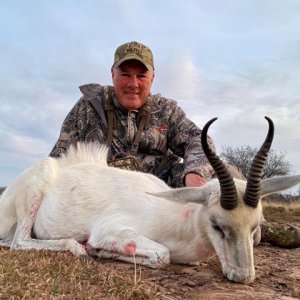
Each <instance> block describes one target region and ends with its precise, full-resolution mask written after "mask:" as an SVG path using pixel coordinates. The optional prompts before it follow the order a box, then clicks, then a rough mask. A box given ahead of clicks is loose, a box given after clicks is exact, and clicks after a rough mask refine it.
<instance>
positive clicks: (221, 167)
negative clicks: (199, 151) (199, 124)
mask: <svg viewBox="0 0 300 300" xmlns="http://www.w3.org/2000/svg"><path fill="white" fill-rule="evenodd" d="M216 120H217V118H214V119H211V120H210V121H208V122H207V123H206V124H205V126H204V127H203V129H202V133H201V144H202V148H203V151H204V153H205V155H206V157H207V159H208V161H209V162H210V164H211V165H212V167H213V169H214V171H215V172H216V175H217V177H218V179H219V183H220V189H221V200H220V201H221V206H222V207H223V208H224V209H227V210H231V209H234V208H235V207H236V206H237V201H238V200H237V199H238V198H237V191H236V187H235V184H234V180H233V177H232V176H231V174H230V173H229V171H228V169H227V167H226V166H225V164H224V163H223V162H222V160H221V159H220V158H219V156H217V155H216V153H215V152H213V150H212V149H211V148H210V146H209V144H208V141H207V131H208V128H209V126H210V125H211V124H212V123H213V122H214V121H216Z"/></svg>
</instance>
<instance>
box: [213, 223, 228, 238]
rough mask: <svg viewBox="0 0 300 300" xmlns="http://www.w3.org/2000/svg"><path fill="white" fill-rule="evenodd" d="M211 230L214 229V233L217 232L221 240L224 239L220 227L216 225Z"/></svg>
mask: <svg viewBox="0 0 300 300" xmlns="http://www.w3.org/2000/svg"><path fill="white" fill-rule="evenodd" d="M213 229H214V230H215V231H217V232H219V234H221V237H222V238H224V237H225V234H224V232H223V230H222V229H221V227H220V226H218V225H213Z"/></svg>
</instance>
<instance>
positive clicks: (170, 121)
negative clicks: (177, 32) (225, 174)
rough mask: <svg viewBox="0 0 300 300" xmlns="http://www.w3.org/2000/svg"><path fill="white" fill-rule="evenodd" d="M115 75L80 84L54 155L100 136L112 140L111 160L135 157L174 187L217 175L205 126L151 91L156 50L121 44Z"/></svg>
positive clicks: (101, 138)
mask: <svg viewBox="0 0 300 300" xmlns="http://www.w3.org/2000/svg"><path fill="white" fill-rule="evenodd" d="M111 74H112V81H113V87H108V86H100V85H98V84H88V85H84V86H81V87H80V90H81V92H82V93H83V97H82V98H80V100H79V101H78V102H77V103H76V105H75V106H74V107H73V109H72V110H71V111H70V113H69V114H68V116H67V117H66V119H65V121H64V123H63V125H62V130H61V133H60V137H59V139H58V141H57V143H56V144H55V146H54V148H53V150H52V151H51V153H50V155H51V156H54V157H57V156H59V155H60V154H61V153H63V152H65V151H66V149H67V148H68V147H69V145H70V144H71V143H75V142H77V141H87V142H89V141H98V142H100V143H107V144H108V146H109V147H110V154H109V158H110V159H113V158H115V157H120V156H128V155H130V156H134V157H135V158H136V159H137V160H138V164H139V165H140V167H141V170H142V171H143V172H148V173H152V174H155V175H156V176H158V177H159V178H161V179H162V180H164V181H165V182H166V183H168V184H169V185H170V186H172V187H180V186H184V185H185V186H201V185H203V184H204V183H205V182H206V180H209V179H211V176H212V173H213V170H212V167H211V166H210V164H209V163H208V161H207V159H206V157H205V155H204V153H203V151H202V147H201V143H200V135H201V130H200V129H199V128H198V127H197V126H196V125H195V124H194V123H193V122H192V121H191V120H189V119H188V118H186V116H185V113H184V112H183V110H182V109H181V108H180V107H178V106H177V104H176V102H175V101H173V100H170V99H166V98H164V97H162V96H161V95H160V94H156V95H152V94H151V92H150V89H151V86H152V83H153V80H154V76H155V74H154V63H153V55H152V52H151V50H150V49H149V48H148V47H147V46H145V45H143V44H140V43H138V42H129V43H126V44H123V45H121V46H120V47H118V48H117V50H116V52H115V57H114V63H113V66H112V68H111ZM210 142H211V144H212V141H210ZM212 147H213V144H212ZM180 158H182V159H183V162H182V163H181V162H180ZM125 162H126V159H125V160H124V163H125Z"/></svg>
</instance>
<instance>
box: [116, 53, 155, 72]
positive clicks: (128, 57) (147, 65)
mask: <svg viewBox="0 0 300 300" xmlns="http://www.w3.org/2000/svg"><path fill="white" fill-rule="evenodd" d="M127 60H137V61H139V62H141V63H142V64H143V65H144V66H145V67H146V68H147V70H149V71H153V67H152V66H151V65H149V64H146V63H145V62H144V61H143V60H142V59H141V58H140V57H138V56H136V55H128V56H126V57H123V58H122V59H120V60H119V61H117V62H116V63H114V65H113V66H114V67H116V68H117V67H119V66H120V65H121V64H122V63H123V62H125V61H127Z"/></svg>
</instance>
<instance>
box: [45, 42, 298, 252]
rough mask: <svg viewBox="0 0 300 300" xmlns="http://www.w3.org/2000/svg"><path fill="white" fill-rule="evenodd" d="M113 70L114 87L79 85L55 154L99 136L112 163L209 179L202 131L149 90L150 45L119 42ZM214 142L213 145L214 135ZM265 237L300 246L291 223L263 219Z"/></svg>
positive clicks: (195, 181) (182, 181) (193, 181)
mask: <svg viewBox="0 0 300 300" xmlns="http://www.w3.org/2000/svg"><path fill="white" fill-rule="evenodd" d="M111 74H112V81H113V86H101V85H99V84H87V85H83V86H81V87H80V90H81V92H82V93H83V96H82V97H81V98H80V99H79V101H78V102H77V103H76V104H75V106H74V107H73V108H72V109H71V111H70V112H69V114H68V115H67V117H66V119H65V120H64V122H63V125H62V129H61V132H60V136H59V139H58V141H57V142H56V144H55V146H54V148H53V149H52V151H51V153H50V156H53V157H58V156H60V155H61V154H62V153H64V152H65V151H66V150H67V148H68V147H69V146H70V144H71V143H76V142H77V141H86V142H91V141H98V142H100V143H106V144H107V145H108V146H109V149H110V152H109V163H110V164H111V165H113V166H117V167H121V168H124V167H126V168H129V169H139V170H141V171H143V172H147V173H152V174H154V175H156V176H158V177H159V178H161V179H162V180H164V181H165V182H166V183H167V184H169V185H170V186H172V187H181V186H188V187H192V186H201V185H203V184H205V183H206V181H207V180H210V179H211V178H212V176H213V174H214V171H213V169H212V167H211V165H210V164H209V163H208V161H207V159H206V157H205V155H204V153H203V151H202V146H201V143H200V136H201V130H200V129H199V128H198V127H197V126H196V125H195V124H194V123H193V122H192V121H191V120H189V119H188V118H187V117H186V116H185V113H184V112H183V110H182V109H181V108H180V107H179V106H177V104H176V102H175V101H173V100H170V99H166V98H164V97H162V96H161V95H160V94H156V95H152V94H151V92H150V89H151V86H152V83H153V80H154V76H155V74H154V62H153V55H152V52H151V50H150V49H149V48H148V47H147V46H145V45H143V44H141V43H138V42H129V43H126V44H123V45H121V46H119V47H118V48H117V50H116V52H115V56H114V63H113V66H112V68H111ZM209 143H210V146H211V148H213V149H214V145H213V142H212V141H211V139H209ZM128 157H129V158H128ZM132 157H133V158H134V159H132ZM116 158H117V159H116ZM126 164H127V165H126ZM229 168H230V171H231V172H232V173H233V176H234V177H238V178H240V179H243V175H241V174H240V173H239V172H237V170H236V169H235V168H234V167H232V166H230V167H229ZM285 236H286V237H288V239H287V240H284V237H285ZM262 241H267V242H270V243H273V244H275V245H279V246H282V247H291V246H292V247H295V246H296V247H297V246H300V231H299V228H297V227H295V226H292V225H291V226H290V225H284V224H283V225H280V224H279V225H278V224H270V223H267V224H263V225H262Z"/></svg>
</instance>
